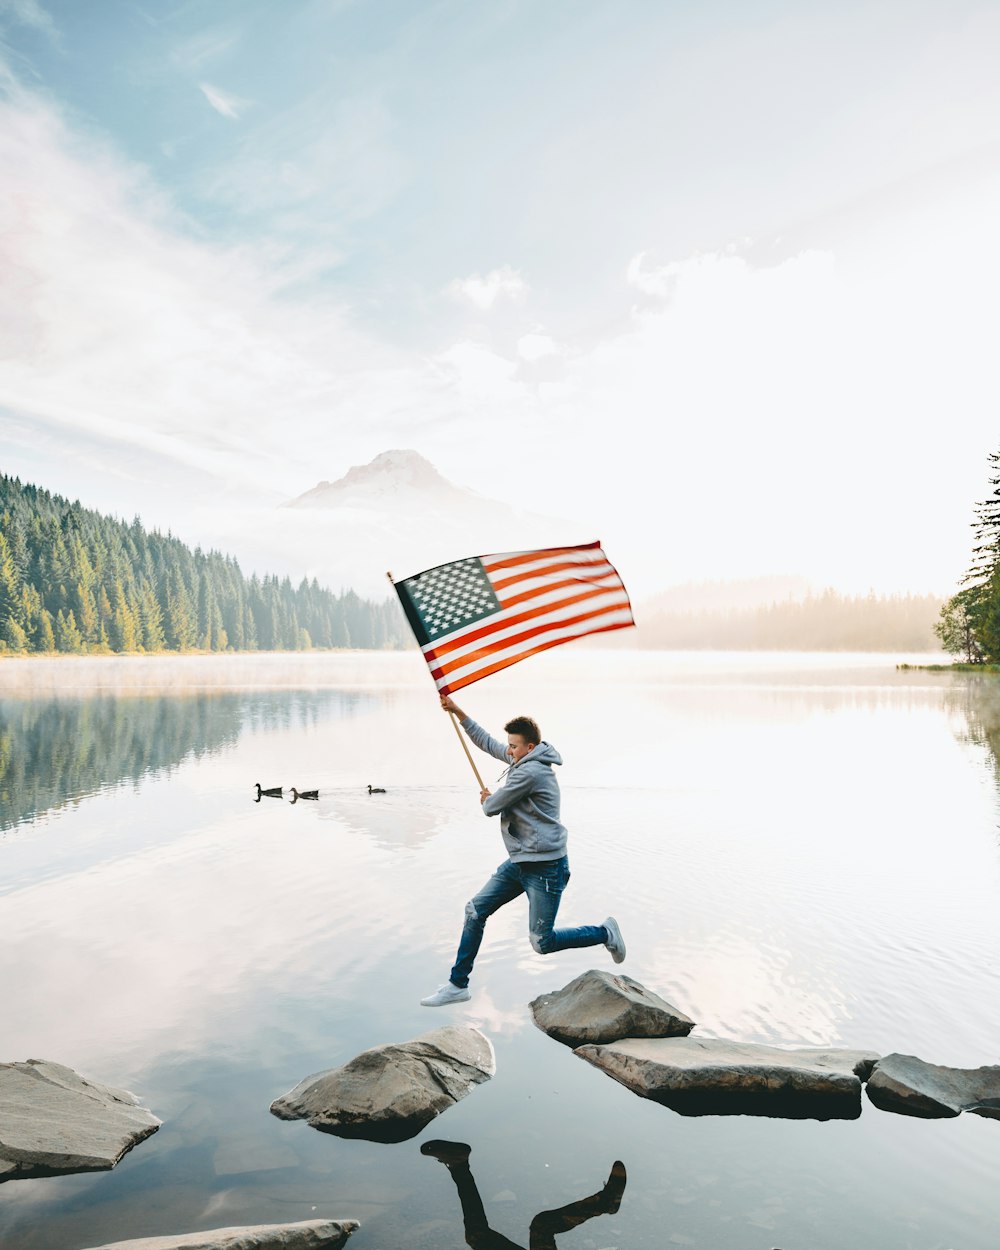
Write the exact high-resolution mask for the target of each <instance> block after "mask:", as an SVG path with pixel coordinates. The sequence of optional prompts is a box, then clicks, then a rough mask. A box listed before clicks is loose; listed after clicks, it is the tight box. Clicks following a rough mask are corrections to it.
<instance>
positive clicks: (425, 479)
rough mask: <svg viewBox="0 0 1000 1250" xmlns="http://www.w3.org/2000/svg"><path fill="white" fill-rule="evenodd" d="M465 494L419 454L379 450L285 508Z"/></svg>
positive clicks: (336, 505) (326, 506) (323, 506)
mask: <svg viewBox="0 0 1000 1250" xmlns="http://www.w3.org/2000/svg"><path fill="white" fill-rule="evenodd" d="M413 493H416V494H419V495H432V496H437V497H441V496H446V495H453V494H461V495H466V494H467V493H468V492H466V491H462V490H460V488H459V487H457V486H454V485H453V484H452V483H451V482H449V481H448V479H447V478H445V477H442V475H441V474H440V473H439V472H438V471H437V469H436V468H435V467H434V466H433V465H432V464H431V462H430V461H429V460H427V459H425V457H423V456H422V455H421V454H420V453H419V452H417V451H413V450H412V449H409V448H404V449H399V448H397V449H394V450H392V451H382V452H379V454H378V455H377V456H376V457H375V458H374V460H370V461H369V462H368V464H356V465H352V466H351V468H349V469H348V470H347V472H346V473H345V474H344V476H343V477H340V478H338V479H337V480H336V481H335V482H319V483H318V484H317V485H316V486H314V487H313V488H312V490H307V491H306V492H305V494H304V495H299V496H298V497H297V498H296V499H292V500H291V501H290V502H289V503H288V504H286V505H285V506H286V507H288V508H339V507H345V506H357V504H359V503H363V502H372V501H374V500H376V499H378V500H380V501H381V502H383V503H384V502H386V501H387V500H389V499H391V498H394V497H400V496H407V495H411V494H413Z"/></svg>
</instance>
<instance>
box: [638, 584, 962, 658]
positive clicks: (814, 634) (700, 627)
mask: <svg viewBox="0 0 1000 1250" xmlns="http://www.w3.org/2000/svg"><path fill="white" fill-rule="evenodd" d="M940 607H941V600H940V599H939V598H938V597H937V596H936V595H875V594H868V595H841V594H838V593H837V591H835V590H826V591H824V592H823V593H822V594H818V595H808V596H807V597H806V598H804V599H788V600H783V601H777V602H774V603H769V604H762V605H759V606H756V607H747V608H730V609H719V608H704V609H700V610H694V611H680V610H676V609H675V610H673V611H670V612H657V613H654V614H653V615H652V616H650V617H648V618H645V619H643V620H641V621H640V622H639V628H638V629H637V630H636V633H635V638H634V643H635V645H637V646H640V647H646V648H655V649H658V650H659V649H662V650H676V651H688V650H706V651H708V650H715V651H931V650H934V649H935V645H936V644H935V642H934V632H933V631H934V622H935V618H936V617H937V615H938V613H939V610H940Z"/></svg>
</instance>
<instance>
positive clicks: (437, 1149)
mask: <svg viewBox="0 0 1000 1250" xmlns="http://www.w3.org/2000/svg"><path fill="white" fill-rule="evenodd" d="M420 1153H421V1154H422V1155H431V1156H433V1158H435V1159H439V1160H440V1161H441V1162H442V1163H443V1164H444V1165H445V1167H446V1168H447V1169H448V1171H449V1172H450V1173H451V1179H452V1180H453V1181H454V1182H455V1188H456V1189H457V1190H458V1200H459V1202H461V1204H462V1219H463V1220H464V1222H465V1242H466V1245H468V1246H471V1247H472V1250H523V1247H521V1246H518V1245H516V1244H515V1243H514V1242H513V1241H510V1240H508V1238H506V1237H504V1236H503V1234H502V1233H498V1232H495V1231H494V1230H493V1229H492V1228H490V1225H489V1221H488V1220H487V1218H486V1210H485V1208H484V1207H483V1200H482V1198H480V1196H479V1189H478V1188H477V1186H476V1181H475V1178H474V1177H473V1175H472V1170H471V1168H470V1167H469V1153H470V1147H468V1146H466V1145H465V1143H464V1142H451V1141H428V1142H424V1144H423V1145H422V1146H421V1147H420Z"/></svg>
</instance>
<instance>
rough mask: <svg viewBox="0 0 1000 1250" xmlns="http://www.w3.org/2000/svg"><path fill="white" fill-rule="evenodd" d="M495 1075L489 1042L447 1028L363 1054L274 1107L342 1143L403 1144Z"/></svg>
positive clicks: (309, 1079) (458, 1028)
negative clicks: (344, 1140) (355, 1140)
mask: <svg viewBox="0 0 1000 1250" xmlns="http://www.w3.org/2000/svg"><path fill="white" fill-rule="evenodd" d="M495 1072H496V1057H495V1055H494V1053H493V1046H492V1044H491V1043H490V1041H489V1039H488V1038H487V1037H485V1036H484V1035H483V1034H482V1033H480V1031H479V1030H478V1029H472V1028H466V1027H461V1026H456V1025H447V1026H445V1027H444V1028H441V1029H432V1030H431V1031H430V1032H429V1033H423V1034H421V1036H420V1037H417V1038H414V1039H413V1040H412V1041H409V1042H397V1043H390V1044H388V1045H385V1046H375V1047H373V1048H372V1049H371V1050H365V1051H362V1053H361V1054H360V1055H357V1056H356V1057H355V1058H354V1059H351V1060H350V1062H348V1063H345V1064H344V1065H343V1067H340V1068H331V1069H330V1070H329V1071H326V1072H319V1073H316V1074H315V1075H314V1076H308V1077H306V1078H305V1080H304V1081H300V1082H299V1084H298V1085H296V1086H295V1088H294V1089H292V1090H289V1092H288V1093H287V1094H284V1095H283V1096H282V1097H281V1098H277V1099H275V1101H274V1102H272V1103H271V1112H272V1114H273V1115H276V1116H277V1117H278V1118H279V1119H281V1120H307V1121H308V1122H309V1124H311V1125H312V1127H313V1128H317V1129H321V1130H323V1131H324V1132H327V1133H336V1134H337V1136H339V1137H363V1138H365V1139H367V1140H368V1141H384V1142H399V1141H406V1140H407V1139H409V1138H410V1137H416V1135H417V1134H418V1133H419V1132H420V1131H421V1129H423V1128H424V1127H425V1126H426V1125H428V1124H429V1123H430V1122H431V1120H433V1119H434V1117H435V1116H438V1115H440V1114H441V1112H442V1111H447V1109H448V1108H449V1107H451V1106H453V1105H454V1104H455V1103H456V1102H458V1101H459V1100H460V1099H462V1098H464V1097H465V1096H466V1094H468V1093H471V1092H472V1090H473V1089H474V1088H475V1087H476V1086H477V1085H480V1084H481V1083H482V1082H483V1081H488V1080H489V1079H490V1077H491V1076H493V1074H494V1073H495Z"/></svg>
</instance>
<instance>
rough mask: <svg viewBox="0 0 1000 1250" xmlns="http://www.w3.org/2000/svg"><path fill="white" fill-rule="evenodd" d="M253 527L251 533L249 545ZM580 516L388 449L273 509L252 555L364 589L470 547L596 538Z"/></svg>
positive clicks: (292, 571) (377, 593)
mask: <svg viewBox="0 0 1000 1250" xmlns="http://www.w3.org/2000/svg"><path fill="white" fill-rule="evenodd" d="M250 537H251V536H250V535H249V534H247V533H246V532H245V533H244V544H243V545H244V549H245V548H246V545H247V541H248V540H249V539H250ZM596 537H599V535H596V534H591V533H589V532H588V531H586V530H585V528H584V527H583V526H582V525H581V524H580V523H573V522H570V521H566V520H560V519H557V518H554V517H546V516H541V515H538V514H534V513H528V512H520V511H518V510H516V509H514V508H512V507H510V506H509V505H508V504H505V503H502V502H500V501H499V500H495V499H487V498H485V497H484V496H482V495H477V494H476V493H475V492H474V491H471V490H465V489H463V488H462V487H460V486H456V485H455V484H454V483H452V482H449V481H448V480H447V479H446V478H445V477H443V476H442V475H441V474H440V473H439V472H438V470H437V469H436V468H435V467H434V465H432V464H431V463H430V461H428V460H426V459H425V458H424V457H423V456H421V455H420V454H419V453H417V452H416V451H409V450H396V451H385V452H382V453H381V454H380V455H378V456H376V457H375V459H374V460H372V461H371V462H370V463H369V464H365V465H355V466H354V467H353V468H350V469H348V471H347V472H346V473H345V474H344V475H343V476H342V477H340V478H338V479H336V480H335V481H322V482H319V483H318V484H317V485H316V486H314V487H312V488H311V489H310V490H307V491H306V492H305V493H304V494H302V495H299V496H297V497H296V498H295V499H292V500H289V501H288V502H287V503H286V504H284V505H283V506H282V507H280V508H278V509H277V510H276V511H275V512H273V513H271V514H270V516H269V517H268V520H267V529H266V532H265V533H263V534H257V535H255V536H254V542H253V546H254V549H255V550H254V563H255V564H257V565H258V567H260V568H266V569H268V570H271V571H276V572H278V573H283V572H286V571H287V572H288V573H289V575H290V576H291V577H292V578H293V579H297V578H299V577H302V576H303V575H304V576H307V577H316V578H317V579H318V581H319V582H320V584H321V585H326V586H329V587H331V588H332V589H334V590H338V589H341V588H348V587H351V588H353V589H354V590H356V591H357V592H358V593H359V594H361V595H364V596H366V597H374V598H383V597H384V596H385V595H386V594H389V593H391V591H390V588H389V585H388V582H387V581H386V573H387V572H388V571H390V570H391V571H392V574H393V576H394V577H395V578H396V579H397V580H398V579H399V578H401V577H405V576H408V575H409V574H411V573H415V572H419V571H420V570H421V569H425V568H431V567H432V566H434V565H435V564H444V563H446V562H448V561H449V560H458V559H461V558H462V557H463V556H469V555H483V554H487V553H492V552H497V551H516V550H521V549H523V548H531V547H548V546H554V545H558V544H562V543H581V542H589V541H591V540H592V539H594V538H596Z"/></svg>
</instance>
